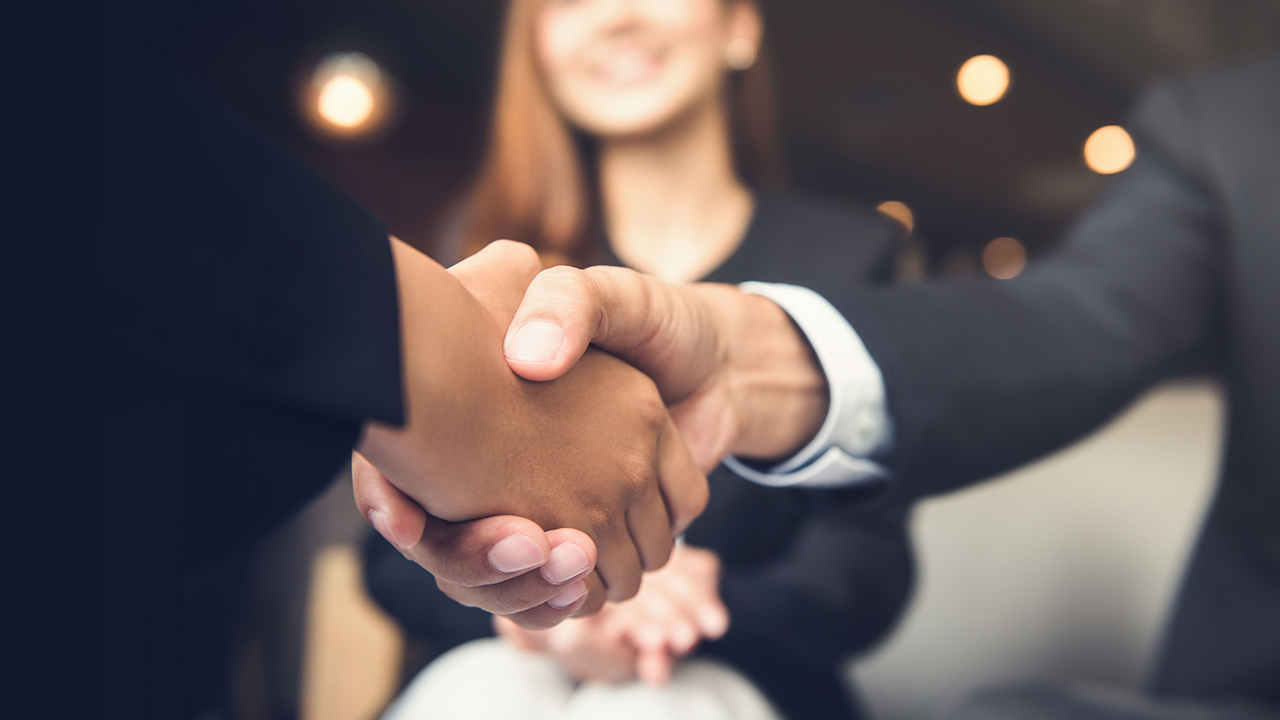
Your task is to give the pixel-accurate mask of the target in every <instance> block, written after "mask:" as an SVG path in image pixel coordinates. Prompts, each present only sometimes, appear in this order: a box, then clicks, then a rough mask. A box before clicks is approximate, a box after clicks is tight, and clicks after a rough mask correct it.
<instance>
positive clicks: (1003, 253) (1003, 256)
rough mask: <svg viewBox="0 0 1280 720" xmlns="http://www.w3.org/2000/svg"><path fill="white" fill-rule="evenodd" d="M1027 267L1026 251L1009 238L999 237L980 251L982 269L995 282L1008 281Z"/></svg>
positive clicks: (1020, 244)
mask: <svg viewBox="0 0 1280 720" xmlns="http://www.w3.org/2000/svg"><path fill="white" fill-rule="evenodd" d="M1026 266H1027V249H1026V248H1025V247H1023V246H1022V243H1020V242H1018V241H1017V240H1015V239H1013V238H1011V237H1001V238H996V239H995V240H992V241H991V242H989V243H987V246H986V247H985V248H983V249H982V269H983V270H986V271H987V274H988V275H990V276H991V277H993V278H996V279H997V280H1009V279H1010V278H1015V277H1017V276H1018V275H1020V274H1021V273H1022V269H1023V268H1025V267H1026Z"/></svg>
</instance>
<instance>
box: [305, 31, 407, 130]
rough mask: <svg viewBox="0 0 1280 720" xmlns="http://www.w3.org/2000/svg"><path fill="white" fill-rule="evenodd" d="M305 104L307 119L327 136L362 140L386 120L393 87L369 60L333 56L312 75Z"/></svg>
mask: <svg viewBox="0 0 1280 720" xmlns="http://www.w3.org/2000/svg"><path fill="white" fill-rule="evenodd" d="M304 103H305V105H306V106H307V107H306V111H307V115H308V117H310V118H311V120H312V122H313V124H314V125H315V126H316V127H317V128H318V129H319V130H321V131H323V132H324V133H326V134H329V135H336V136H340V137H356V136H363V135H368V134H369V133H371V132H372V131H373V130H376V129H377V128H378V127H380V126H381V125H382V123H383V121H385V120H386V118H387V115H388V109H389V105H390V103H391V97H390V86H389V83H388V79H387V77H386V75H385V73H383V71H382V69H381V68H380V67H378V64H377V63H376V62H374V61H373V60H372V59H370V58H369V56H367V55H365V54H363V53H357V52H336V53H330V54H329V55H326V56H325V57H324V59H322V60H321V61H320V62H319V63H318V64H317V65H316V69H315V71H314V72H312V74H311V79H310V82H309V83H308V88H307V92H306V93H305V99H304Z"/></svg>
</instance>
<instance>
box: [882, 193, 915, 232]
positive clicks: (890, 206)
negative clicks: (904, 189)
mask: <svg viewBox="0 0 1280 720" xmlns="http://www.w3.org/2000/svg"><path fill="white" fill-rule="evenodd" d="M876 210H879V211H880V212H882V213H884V214H885V215H887V216H889V217H891V218H893V219H894V220H897V221H898V222H899V223H901V224H902V226H903V227H904V228H906V229H907V234H908V235H910V234H911V231H913V230H915V228H916V216H915V213H913V212H911V208H909V207H907V206H906V204H905V203H900V202H898V201H897V200H889V201H887V202H882V203H880V204H879V205H877V206H876Z"/></svg>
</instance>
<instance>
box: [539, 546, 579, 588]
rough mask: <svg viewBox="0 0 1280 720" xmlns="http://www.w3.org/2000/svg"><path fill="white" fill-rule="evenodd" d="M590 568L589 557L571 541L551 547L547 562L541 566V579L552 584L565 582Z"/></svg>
mask: <svg viewBox="0 0 1280 720" xmlns="http://www.w3.org/2000/svg"><path fill="white" fill-rule="evenodd" d="M590 569H591V558H589V557H587V554H586V553H585V552H583V551H582V548H580V547H578V546H577V545H574V544H573V543H564V544H561V545H557V546H555V547H553V548H551V555H550V556H549V557H548V558H547V564H546V565H543V566H542V579H544V580H546V581H547V582H549V583H551V584H552V585H559V584H560V583H566V582H569V581H570V580H572V579H574V578H576V577H578V576H579V575H581V574H583V573H585V572H587V571H588V570H590Z"/></svg>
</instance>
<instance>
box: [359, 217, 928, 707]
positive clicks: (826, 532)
mask: <svg viewBox="0 0 1280 720" xmlns="http://www.w3.org/2000/svg"><path fill="white" fill-rule="evenodd" d="M601 245H602V253H601V254H602V259H603V261H604V262H606V263H610V264H616V265H620V264H622V263H621V262H620V261H619V260H618V259H617V257H615V256H613V255H612V253H611V252H609V250H608V245H607V243H602V244H601ZM895 247H896V233H895V230H894V228H893V227H892V226H891V225H890V223H888V222H887V221H885V220H884V219H883V218H881V217H879V216H878V215H874V214H870V213H866V212H859V211H856V210H854V209H851V208H844V207H840V206H837V205H832V204H829V203H825V202H819V201H814V200H807V199H802V198H796V197H789V196H782V195H776V194H771V193H760V194H758V195H757V202H756V213H755V215H754V217H753V218H752V222H751V225H750V227H749V228H748V230H747V233H746V236H745V237H744V239H743V242H742V245H741V246H740V247H739V248H738V250H737V251H736V252H735V253H734V255H732V256H731V257H730V258H729V259H728V260H726V261H725V263H724V264H723V265H722V266H721V267H719V268H717V269H716V270H715V271H713V272H712V273H711V275H709V276H708V277H707V278H706V279H707V280H711V281H716V282H740V281H743V280H763V281H771V282H786V283H793V284H799V285H807V286H810V287H814V288H817V289H823V288H831V287H836V286H838V285H841V284H844V283H847V282H848V278H849V277H850V276H853V277H857V278H859V279H862V280H865V281H867V282H878V281H883V280H886V279H887V278H888V276H889V274H890V269H891V260H892V257H893V253H894V250H895ZM708 481H709V483H710V486H711V498H710V501H709V503H708V506H707V509H706V511H705V512H704V513H703V514H702V516H701V517H699V518H698V519H697V520H696V521H694V523H693V525H692V526H691V527H690V528H689V530H688V532H687V533H686V536H685V537H686V540H687V541H688V542H689V543H690V544H691V545H695V546H699V547H706V548H710V549H712V550H714V551H715V552H716V553H717V554H718V555H719V557H720V559H721V562H722V568H723V575H722V578H721V588H720V589H721V595H722V597H723V599H724V601H725V605H726V606H727V608H728V610H729V614H730V617H731V623H730V628H729V632H728V633H727V634H726V635H725V637H724V638H723V639H721V640H720V641H718V642H712V643H706V644H705V645H704V646H703V647H702V648H701V650H700V652H701V653H703V654H706V655H711V656H714V657H717V658H719V659H721V660H723V661H725V662H727V663H728V664H729V665H732V666H734V667H736V668H738V669H739V670H740V671H742V672H743V673H745V674H746V675H747V676H749V677H750V678H751V679H752V680H753V681H754V682H755V683H756V685H757V686H758V687H760V688H761V690H763V691H764V693H765V694H766V695H767V696H768V697H769V698H770V699H771V700H772V701H773V702H774V703H775V704H776V705H777V706H778V707H779V708H780V709H781V710H782V711H783V712H784V713H785V714H786V715H787V716H788V717H792V718H830V719H832V720H837V719H839V718H852V717H855V713H856V710H855V708H854V707H853V706H852V705H851V704H850V701H849V693H848V691H847V690H846V688H845V679H844V677H843V675H844V673H843V662H842V661H843V660H844V659H845V658H846V657H847V656H848V655H849V654H851V653H854V652H857V651H859V650H864V649H866V648H867V647H868V646H869V645H870V644H871V643H872V642H874V641H875V640H877V639H878V638H880V637H881V636H882V635H883V634H884V633H885V632H887V630H888V629H889V628H890V627H891V626H892V624H893V621H894V620H895V619H896V618H897V617H898V615H899V613H900V612H901V610H902V608H903V606H904V605H905V602H906V598H907V597H908V595H909V591H910V588H911V582H912V570H913V566H912V562H911V553H910V549H909V547H908V543H907V538H906V532H905V519H904V515H905V509H904V507H902V506H898V507H897V508H895V509H888V508H875V509H870V508H868V507H867V506H866V504H865V503H861V502H853V501H851V498H849V497H848V496H850V495H853V496H858V495H859V494H860V493H859V492H858V491H857V490H852V491H845V492H843V493H840V492H835V493H833V492H815V491H809V490H778V489H775V488H767V487H763V486H759V485H755V484H752V483H750V482H747V481H745V480H743V479H742V478H739V477H737V476H736V475H734V474H733V473H732V472H730V471H729V470H728V469H726V468H724V467H719V468H716V470H715V471H713V472H712V473H711V474H710V476H709V477H708ZM366 558H367V563H366V567H367V573H368V574H367V576H366V577H367V580H368V584H369V587H370V589H371V591H372V593H373V595H374V597H375V598H377V599H378V600H379V602H381V603H382V604H383V606H384V607H386V608H388V610H390V611H391V613H392V614H394V615H395V616H397V617H398V618H399V619H401V621H402V622H404V623H405V625H406V626H407V627H409V628H410V629H412V630H414V631H415V632H416V633H418V634H420V635H422V636H423V637H425V638H426V639H428V640H429V641H430V643H431V644H432V646H433V648H434V649H435V650H438V651H442V650H446V649H448V648H450V647H453V646H454V645H457V644H460V643H462V642H465V641H467V640H472V639H475V638H477V637H483V636H486V635H489V634H491V633H492V628H491V625H490V619H489V617H488V615H487V614H486V613H483V612H481V611H478V610H475V609H473V608H464V607H461V606H459V605H457V604H456V603H454V602H452V601H451V600H449V599H448V598H445V597H444V596H443V594H442V593H440V591H439V590H438V589H437V588H436V586H435V583H434V582H433V581H432V579H431V578H430V576H428V575H426V573H423V572H422V571H421V569H420V568H418V567H417V566H416V565H413V564H412V563H409V562H408V561H406V560H405V559H404V558H403V557H402V556H401V555H400V554H399V552H397V551H396V550H394V549H393V548H392V547H391V546H390V545H388V544H387V543H386V542H385V541H383V540H382V539H381V538H378V537H374V538H371V543H370V545H369V546H368V548H367V555H366Z"/></svg>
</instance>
